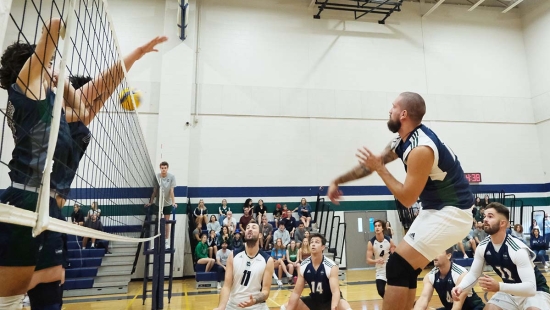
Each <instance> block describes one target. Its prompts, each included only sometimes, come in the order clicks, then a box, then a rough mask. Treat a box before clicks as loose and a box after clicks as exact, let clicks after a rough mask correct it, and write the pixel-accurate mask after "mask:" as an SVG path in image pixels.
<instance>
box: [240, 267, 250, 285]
mask: <svg viewBox="0 0 550 310" xmlns="http://www.w3.org/2000/svg"><path fill="white" fill-rule="evenodd" d="M250 274H251V272H250V270H245V271H244V272H243V277H242V279H241V285H242V286H248V281H250Z"/></svg>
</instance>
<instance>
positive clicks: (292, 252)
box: [286, 240, 300, 275]
mask: <svg viewBox="0 0 550 310" xmlns="http://www.w3.org/2000/svg"><path fill="white" fill-rule="evenodd" d="M299 250H300V249H299V248H298V246H297V245H296V241H294V240H292V241H290V245H289V246H288V248H287V249H286V262H287V264H288V265H287V266H286V267H287V269H288V273H289V274H291V275H294V271H295V270H298V269H299V268H300V261H299V260H298V258H299V257H298V251H299Z"/></svg>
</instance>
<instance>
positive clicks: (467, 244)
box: [457, 231, 477, 258]
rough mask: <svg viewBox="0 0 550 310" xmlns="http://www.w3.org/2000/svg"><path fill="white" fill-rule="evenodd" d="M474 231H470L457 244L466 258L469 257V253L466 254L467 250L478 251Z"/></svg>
mask: <svg viewBox="0 0 550 310" xmlns="http://www.w3.org/2000/svg"><path fill="white" fill-rule="evenodd" d="M473 233H474V232H473V231H470V233H469V234H468V235H466V237H464V239H462V241H461V242H459V243H458V244H457V246H458V249H459V250H460V251H461V252H462V254H464V258H468V254H466V252H467V251H473V252H475V251H476V247H477V245H476V241H475V240H474V237H473Z"/></svg>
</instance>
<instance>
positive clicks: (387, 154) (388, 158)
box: [333, 140, 397, 185]
mask: <svg viewBox="0 0 550 310" xmlns="http://www.w3.org/2000/svg"><path fill="white" fill-rule="evenodd" d="M395 143H396V142H395V140H392V141H391V142H390V143H388V145H387V146H386V147H385V148H384V151H383V152H382V158H383V161H384V164H387V163H390V162H392V161H394V160H396V159H397V154H395V152H394V151H393V147H394V145H395ZM370 174H372V171H371V170H370V169H368V168H366V167H364V166H362V165H358V166H356V167H354V168H353V169H351V170H350V171H348V172H346V173H345V174H343V175H341V176H340V177H338V178H337V179H336V180H334V181H333V183H335V184H336V185H339V184H343V183H347V182H350V181H354V180H358V179H362V178H364V177H366V176H369V175H370Z"/></svg>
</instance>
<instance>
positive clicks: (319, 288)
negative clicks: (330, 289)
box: [311, 281, 323, 294]
mask: <svg viewBox="0 0 550 310" xmlns="http://www.w3.org/2000/svg"><path fill="white" fill-rule="evenodd" d="M315 284H317V285H315ZM311 292H312V293H313V294H315V293H317V294H323V283H321V282H317V283H315V281H311Z"/></svg>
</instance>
